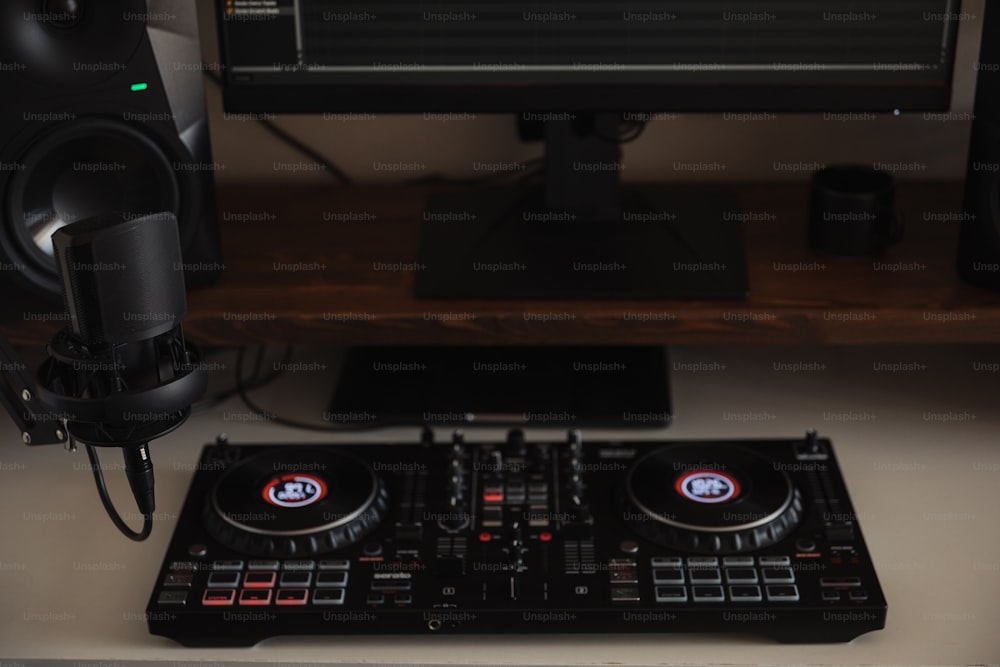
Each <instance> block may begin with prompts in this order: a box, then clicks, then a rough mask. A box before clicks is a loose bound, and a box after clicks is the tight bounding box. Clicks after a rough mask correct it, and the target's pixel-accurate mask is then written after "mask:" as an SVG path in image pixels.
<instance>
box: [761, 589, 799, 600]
mask: <svg viewBox="0 0 1000 667" xmlns="http://www.w3.org/2000/svg"><path fill="white" fill-rule="evenodd" d="M767 599H768V601H770V602H798V601H799V589H798V587H796V586H767Z"/></svg>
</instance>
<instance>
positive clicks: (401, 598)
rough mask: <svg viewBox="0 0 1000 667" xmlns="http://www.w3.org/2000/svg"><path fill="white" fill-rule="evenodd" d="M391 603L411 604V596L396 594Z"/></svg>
mask: <svg viewBox="0 0 1000 667" xmlns="http://www.w3.org/2000/svg"><path fill="white" fill-rule="evenodd" d="M393 601H394V602H395V603H396V604H412V603H413V596H412V595H410V594H409V593H397V594H396V597H395V598H393Z"/></svg>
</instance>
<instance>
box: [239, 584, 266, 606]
mask: <svg viewBox="0 0 1000 667" xmlns="http://www.w3.org/2000/svg"><path fill="white" fill-rule="evenodd" d="M271 594H272V591H270V590H266V589H265V590H259V589H252V588H251V589H244V590H243V591H241V592H240V604H241V605H244V606H249V605H268V604H271Z"/></svg>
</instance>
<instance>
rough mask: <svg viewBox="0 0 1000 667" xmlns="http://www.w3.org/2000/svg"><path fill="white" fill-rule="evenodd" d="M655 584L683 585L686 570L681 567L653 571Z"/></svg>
mask: <svg viewBox="0 0 1000 667" xmlns="http://www.w3.org/2000/svg"><path fill="white" fill-rule="evenodd" d="M653 583H654V584H683V583H684V570H682V569H681V568H679V567H668V568H662V569H659V570H653Z"/></svg>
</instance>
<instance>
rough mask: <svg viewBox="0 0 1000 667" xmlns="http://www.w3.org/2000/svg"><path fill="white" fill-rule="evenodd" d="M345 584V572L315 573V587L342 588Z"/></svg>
mask: <svg viewBox="0 0 1000 667" xmlns="http://www.w3.org/2000/svg"><path fill="white" fill-rule="evenodd" d="M346 585H347V572H320V573H319V574H317V575H316V587H317V588H333V587H341V588H342V587H344V586H346Z"/></svg>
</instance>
